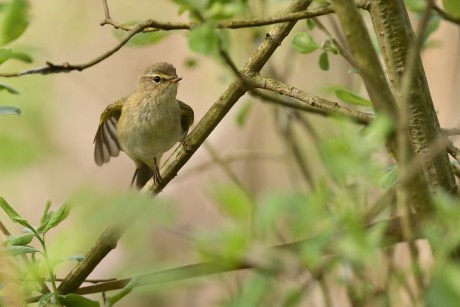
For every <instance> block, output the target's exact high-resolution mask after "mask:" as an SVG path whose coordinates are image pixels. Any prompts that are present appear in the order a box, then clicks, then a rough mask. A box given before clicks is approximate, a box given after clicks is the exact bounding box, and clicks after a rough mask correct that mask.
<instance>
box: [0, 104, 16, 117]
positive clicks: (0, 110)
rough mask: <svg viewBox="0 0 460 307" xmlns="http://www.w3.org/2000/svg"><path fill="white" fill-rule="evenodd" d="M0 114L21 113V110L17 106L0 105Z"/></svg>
mask: <svg viewBox="0 0 460 307" xmlns="http://www.w3.org/2000/svg"><path fill="white" fill-rule="evenodd" d="M0 114H1V115H4V114H16V115H19V114H21V110H20V109H19V108H16V107H8V106H0Z"/></svg>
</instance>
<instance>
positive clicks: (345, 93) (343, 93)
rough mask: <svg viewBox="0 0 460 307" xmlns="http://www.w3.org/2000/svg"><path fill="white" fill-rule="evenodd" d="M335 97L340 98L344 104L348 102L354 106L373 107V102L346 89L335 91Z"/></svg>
mask: <svg viewBox="0 0 460 307" xmlns="http://www.w3.org/2000/svg"><path fill="white" fill-rule="evenodd" d="M335 95H336V96H337V98H339V99H340V100H342V101H343V102H346V103H349V104H354V105H358V106H366V107H370V106H372V102H371V101H370V100H368V99H365V98H363V97H361V96H359V95H357V94H355V93H353V92H351V91H349V90H347V89H344V88H341V89H337V90H336V91H335Z"/></svg>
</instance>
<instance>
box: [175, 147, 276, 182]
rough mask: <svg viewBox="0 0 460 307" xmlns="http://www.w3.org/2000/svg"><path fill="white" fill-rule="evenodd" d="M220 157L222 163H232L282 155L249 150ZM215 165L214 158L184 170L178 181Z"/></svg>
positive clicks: (256, 160) (274, 159) (272, 159)
mask: <svg viewBox="0 0 460 307" xmlns="http://www.w3.org/2000/svg"><path fill="white" fill-rule="evenodd" d="M220 159H221V162H222V163H225V164H230V163H235V162H241V161H248V160H254V161H255V162H258V161H261V160H271V161H281V160H282V157H281V156H280V155H278V154H271V153H264V152H248V153H238V154H232V155H229V156H226V157H221V158H220ZM213 166H215V162H214V160H212V161H207V162H203V163H201V164H199V165H197V166H195V167H192V168H190V169H188V170H186V171H184V172H183V173H182V174H181V175H180V178H177V179H176V181H180V180H183V179H185V178H187V177H190V176H191V175H194V174H196V173H202V172H203V171H206V170H207V169H208V168H211V167H213Z"/></svg>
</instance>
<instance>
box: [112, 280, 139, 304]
mask: <svg viewBox="0 0 460 307" xmlns="http://www.w3.org/2000/svg"><path fill="white" fill-rule="evenodd" d="M136 283H137V278H136V277H133V278H131V280H130V281H129V283H128V284H127V285H126V286H125V287H124V288H123V289H121V291H119V292H118V293H116V294H115V295H112V296H109V297H108V298H107V301H106V307H112V306H113V305H114V304H115V303H116V302H118V301H120V300H121V299H122V298H123V297H125V296H126V295H128V294H129V293H131V291H133V289H134V287H135V286H136Z"/></svg>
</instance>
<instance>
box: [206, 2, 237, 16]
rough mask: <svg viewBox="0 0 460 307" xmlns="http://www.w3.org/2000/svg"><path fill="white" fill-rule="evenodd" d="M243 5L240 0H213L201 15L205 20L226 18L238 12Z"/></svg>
mask: <svg viewBox="0 0 460 307" xmlns="http://www.w3.org/2000/svg"><path fill="white" fill-rule="evenodd" d="M244 7H245V6H244V5H243V3H242V2H240V1H238V2H237V1H230V2H226V3H223V2H221V1H214V2H213V3H212V4H211V6H210V7H209V8H208V9H207V10H206V11H205V12H204V14H203V15H204V19H205V20H210V19H211V20H222V19H228V18H232V17H234V16H235V15H237V14H238V13H240V12H241V11H242V10H243V9H244Z"/></svg>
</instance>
